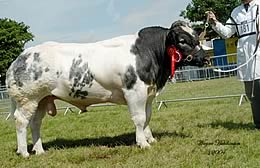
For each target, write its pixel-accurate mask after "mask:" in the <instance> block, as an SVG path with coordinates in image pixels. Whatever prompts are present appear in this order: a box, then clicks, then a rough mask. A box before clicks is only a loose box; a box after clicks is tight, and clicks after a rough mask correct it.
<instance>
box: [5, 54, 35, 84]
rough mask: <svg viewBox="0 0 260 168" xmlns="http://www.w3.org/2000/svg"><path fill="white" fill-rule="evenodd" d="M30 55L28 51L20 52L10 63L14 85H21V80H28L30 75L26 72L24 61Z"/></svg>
mask: <svg viewBox="0 0 260 168" xmlns="http://www.w3.org/2000/svg"><path fill="white" fill-rule="evenodd" d="M30 55H31V54H30V53H26V54H21V55H20V56H18V57H17V59H16V60H15V61H14V63H13V64H12V69H13V76H14V80H15V82H16V85H17V86H19V87H22V86H23V81H25V80H30V76H29V75H28V74H27V72H26V69H27V63H26V61H27V59H28V58H29V57H30ZM9 72H10V71H9Z"/></svg>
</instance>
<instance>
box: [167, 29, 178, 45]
mask: <svg viewBox="0 0 260 168" xmlns="http://www.w3.org/2000/svg"><path fill="white" fill-rule="evenodd" d="M176 38H177V37H176V33H175V32H174V31H173V30H171V31H170V32H169V33H168V35H167V37H166V46H170V45H175V44H176Z"/></svg>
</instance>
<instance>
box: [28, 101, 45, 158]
mask: <svg viewBox="0 0 260 168" xmlns="http://www.w3.org/2000/svg"><path fill="white" fill-rule="evenodd" d="M46 108H47V100H46V99H43V100H42V101H40V103H39V105H38V108H37V111H36V112H35V114H34V116H33V117H32V120H31V122H30V125H31V130H32V140H33V149H32V150H33V151H35V152H36V155H39V154H42V153H44V150H43V147H42V141H41V137H40V128H41V124H42V119H43V117H44V116H45V114H46Z"/></svg>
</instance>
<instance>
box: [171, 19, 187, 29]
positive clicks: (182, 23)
mask: <svg viewBox="0 0 260 168" xmlns="http://www.w3.org/2000/svg"><path fill="white" fill-rule="evenodd" d="M186 25H187V23H186V22H184V21H181V20H178V21H176V22H174V23H173V24H172V26H171V28H170V29H173V28H175V27H180V26H186Z"/></svg>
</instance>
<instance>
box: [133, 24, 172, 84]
mask: <svg viewBox="0 0 260 168" xmlns="http://www.w3.org/2000/svg"><path fill="white" fill-rule="evenodd" d="M169 32H170V30H169V29H166V28H162V27H148V28H144V29H142V30H141V31H139V33H138V36H139V37H138V38H137V39H136V41H135V44H134V45H133V46H132V48H131V52H132V53H133V54H134V55H136V71H137V74H138V76H139V77H140V79H141V80H142V81H143V82H145V83H146V84H152V83H155V84H156V86H157V89H161V88H162V87H163V86H164V85H165V83H166V81H167V80H168V78H169V76H170V58H169V57H168V56H167V53H166V39H167V35H168V33H169Z"/></svg>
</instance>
